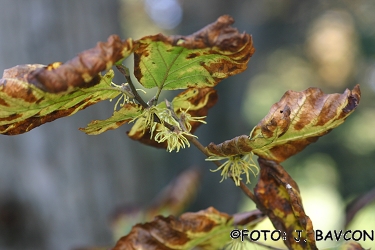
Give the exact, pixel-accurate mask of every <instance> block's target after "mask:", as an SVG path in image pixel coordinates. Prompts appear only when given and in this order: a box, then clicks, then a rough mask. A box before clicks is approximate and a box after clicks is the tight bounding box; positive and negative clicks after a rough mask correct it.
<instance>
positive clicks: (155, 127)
mask: <svg viewBox="0 0 375 250" xmlns="http://www.w3.org/2000/svg"><path fill="white" fill-rule="evenodd" d="M187 111H188V110H185V111H183V110H180V117H177V115H176V114H175V113H172V111H171V110H170V109H168V108H160V107H158V106H150V107H149V108H147V109H144V111H143V113H142V114H140V115H139V116H137V117H135V118H134V119H133V120H132V121H134V120H137V119H139V118H143V119H144V123H143V131H145V130H146V129H150V134H151V138H153V136H154V133H155V137H154V140H155V141H156V142H158V143H162V142H165V141H166V142H167V145H168V146H167V151H169V152H172V151H174V150H176V152H179V151H180V149H181V148H185V147H186V146H187V147H190V143H189V140H188V139H187V137H195V138H197V137H196V136H194V135H192V134H191V133H190V130H191V128H192V127H191V124H190V123H191V122H192V121H194V122H202V123H206V122H205V121H203V120H202V119H204V118H205V116H204V117H192V116H191V115H190V114H189V113H187ZM155 117H158V118H159V120H160V121H158V123H157V122H156V121H155ZM165 123H168V124H169V125H171V126H172V127H173V129H172V130H171V129H170V128H168V127H167V126H164V124H165Z"/></svg>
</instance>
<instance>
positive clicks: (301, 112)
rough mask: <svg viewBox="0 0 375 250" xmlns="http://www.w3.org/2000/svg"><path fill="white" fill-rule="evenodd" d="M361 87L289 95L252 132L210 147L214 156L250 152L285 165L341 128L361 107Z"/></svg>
mask: <svg viewBox="0 0 375 250" xmlns="http://www.w3.org/2000/svg"><path fill="white" fill-rule="evenodd" d="M360 98H361V92H360V89H359V85H356V86H355V87H354V89H353V90H349V89H346V90H345V92H344V93H343V94H324V93H323V92H322V91H321V90H320V89H318V88H308V89H306V90H304V91H301V92H295V91H292V90H289V91H287V92H286V93H285V94H284V96H283V97H282V98H281V100H280V101H279V102H277V103H275V104H274V105H272V107H271V110H270V111H269V113H268V115H267V116H266V117H264V118H263V119H262V120H261V121H260V122H259V123H258V125H257V126H256V127H255V128H254V129H253V130H252V131H251V133H250V136H245V135H242V136H239V137H236V138H234V139H232V140H228V141H225V142H223V143H221V144H219V145H215V144H213V143H211V144H209V145H208V147H207V150H208V152H209V153H210V154H211V155H213V156H233V155H242V154H247V153H249V152H253V153H254V154H256V155H258V156H259V157H262V158H264V159H268V160H273V161H276V162H282V161H285V160H286V159H287V158H289V157H290V156H292V155H294V154H296V153H298V152H300V151H301V150H303V149H304V148H305V147H306V146H307V145H309V144H310V143H312V142H315V141H317V140H318V139H319V137H320V136H323V135H325V134H327V133H328V132H330V131H331V130H332V129H334V128H336V127H337V126H339V125H340V124H342V123H343V122H344V121H345V119H346V118H347V117H348V116H349V115H350V114H351V113H352V112H353V111H354V110H355V108H356V107H357V105H358V104H359V101H360Z"/></svg>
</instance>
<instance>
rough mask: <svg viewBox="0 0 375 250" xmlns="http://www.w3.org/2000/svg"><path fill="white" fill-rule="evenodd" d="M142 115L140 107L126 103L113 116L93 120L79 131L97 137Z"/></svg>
mask: <svg viewBox="0 0 375 250" xmlns="http://www.w3.org/2000/svg"><path fill="white" fill-rule="evenodd" d="M141 113H142V107H141V105H138V104H135V103H126V104H125V105H124V106H123V107H122V108H121V109H120V110H118V111H115V112H114V113H113V115H112V116H111V117H110V118H108V119H106V120H95V121H92V122H90V123H89V124H88V125H87V127H86V128H80V129H79V130H81V131H83V132H85V133H86V134H88V135H98V134H101V133H103V132H105V131H107V130H110V129H116V128H118V127H120V126H122V125H123V124H125V123H128V122H129V121H131V120H132V119H133V118H135V117H137V116H139V115H140V114H141Z"/></svg>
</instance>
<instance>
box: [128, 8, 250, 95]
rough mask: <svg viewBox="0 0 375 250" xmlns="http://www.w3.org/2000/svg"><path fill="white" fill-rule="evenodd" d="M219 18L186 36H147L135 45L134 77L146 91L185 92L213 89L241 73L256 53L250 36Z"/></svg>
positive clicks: (227, 18) (228, 21) (229, 18)
mask: <svg viewBox="0 0 375 250" xmlns="http://www.w3.org/2000/svg"><path fill="white" fill-rule="evenodd" d="M233 23H234V19H233V18H232V17H230V16H228V15H224V16H221V17H219V18H218V19H217V21H216V22H214V23H212V24H210V25H208V26H206V27H204V28H203V29H201V30H200V31H198V32H196V33H194V34H192V35H189V36H164V35H162V34H158V35H154V36H146V37H143V38H142V39H140V40H137V41H135V43H136V45H135V47H136V49H135V50H134V75H135V77H136V78H137V79H138V81H139V82H140V83H141V84H142V85H143V86H144V87H146V88H153V87H158V88H159V89H166V90H172V89H185V88H189V87H196V88H203V87H213V86H215V85H216V84H217V83H218V82H219V81H221V80H223V79H225V78H227V77H229V76H232V75H235V74H238V73H241V72H243V71H244V70H245V69H246V68H247V63H248V61H249V60H250V57H251V56H252V54H253V53H254V52H255V49H254V47H253V41H252V38H251V36H250V35H249V34H246V33H242V34H241V33H239V32H238V30H237V29H235V28H233V27H231V26H230V25H231V24H233Z"/></svg>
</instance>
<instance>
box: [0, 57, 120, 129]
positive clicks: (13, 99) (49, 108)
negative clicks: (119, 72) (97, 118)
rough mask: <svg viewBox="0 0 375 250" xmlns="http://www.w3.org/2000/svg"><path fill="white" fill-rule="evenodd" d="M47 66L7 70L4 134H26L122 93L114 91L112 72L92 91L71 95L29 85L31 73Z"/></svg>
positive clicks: (2, 94)
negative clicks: (46, 90)
mask: <svg viewBox="0 0 375 250" xmlns="http://www.w3.org/2000/svg"><path fill="white" fill-rule="evenodd" d="M42 67H43V65H39V64H34V65H21V66H16V67H13V68H11V69H8V70H5V71H4V75H3V78H2V79H0V133H1V134H7V135H16V134H21V133H25V132H27V131H29V130H31V129H33V128H35V127H37V126H39V125H42V124H44V123H46V122H50V121H53V120H55V119H57V118H61V117H64V116H70V115H73V114H75V113H76V112H78V111H79V110H82V109H84V108H86V107H88V106H90V105H93V104H95V103H97V102H100V101H103V100H106V99H112V98H115V97H116V96H118V95H119V94H120V93H121V92H120V91H119V90H118V89H115V88H110V86H111V81H112V78H113V76H114V73H113V71H112V70H109V71H108V72H107V73H106V74H105V75H104V76H100V75H98V77H99V83H98V84H96V85H94V86H91V87H88V88H79V87H76V88H70V91H68V92H62V93H49V92H45V91H43V90H41V89H40V88H37V87H36V86H35V85H33V84H31V83H29V82H27V80H26V79H25V78H27V75H28V73H29V72H33V71H34V70H35V69H39V68H42Z"/></svg>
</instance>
